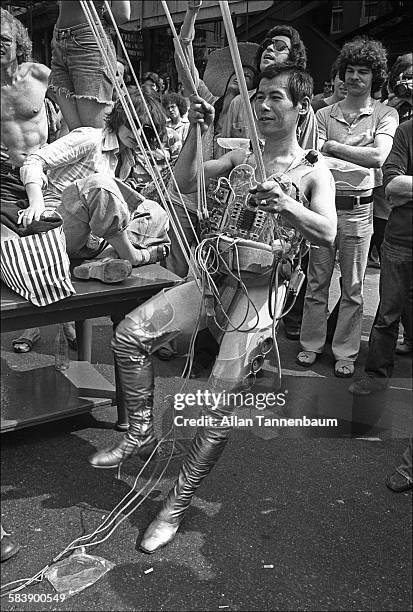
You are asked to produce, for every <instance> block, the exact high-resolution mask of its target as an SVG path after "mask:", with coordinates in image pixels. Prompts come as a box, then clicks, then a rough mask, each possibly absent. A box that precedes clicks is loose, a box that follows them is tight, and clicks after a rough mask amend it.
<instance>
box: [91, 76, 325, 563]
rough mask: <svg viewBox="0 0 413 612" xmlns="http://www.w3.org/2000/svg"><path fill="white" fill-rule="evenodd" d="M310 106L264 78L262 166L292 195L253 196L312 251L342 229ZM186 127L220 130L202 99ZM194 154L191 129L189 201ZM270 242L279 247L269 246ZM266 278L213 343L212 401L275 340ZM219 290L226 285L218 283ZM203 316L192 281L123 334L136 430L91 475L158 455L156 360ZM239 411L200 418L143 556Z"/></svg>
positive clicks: (273, 188) (122, 327) (224, 408)
mask: <svg viewBox="0 0 413 612" xmlns="http://www.w3.org/2000/svg"><path fill="white" fill-rule="evenodd" d="M311 96H312V79H311V77H310V75H309V74H308V73H306V72H305V71H304V70H303V69H301V68H297V67H294V66H290V67H288V66H284V67H276V66H272V67H269V68H267V69H266V70H264V71H263V72H262V73H261V75H260V76H259V77H258V89H257V95H256V97H255V102H254V107H255V112H256V117H257V121H258V125H259V129H260V132H261V133H262V134H263V135H264V137H265V147H264V151H263V163H264V166H265V171H266V175H267V176H271V175H273V174H274V173H283V174H287V175H288V178H289V179H290V180H291V184H292V187H291V195H289V194H287V193H284V191H283V190H282V189H281V187H280V185H279V183H278V182H276V181H275V180H271V179H269V180H267V181H265V182H263V183H259V184H258V185H257V187H256V188H255V189H254V190H253V191H255V198H256V200H258V202H259V206H260V208H262V210H263V211H266V212H267V213H269V214H274V215H280V217H281V221H282V223H283V224H284V223H286V224H288V225H289V226H292V227H294V228H296V229H297V230H298V231H299V232H300V234H302V235H303V237H305V238H306V239H307V240H309V241H311V243H313V244H318V245H329V244H331V243H332V242H333V241H334V239H335V234H336V227H337V217H336V211H335V206H334V183H333V179H332V176H331V174H330V172H329V170H328V169H327V167H326V165H325V163H324V161H323V159H322V158H321V156H320V158H319V159H318V158H317V157H318V156H317V155H316V154H315V153H314V152H311V151H306V150H304V149H303V148H302V147H301V146H300V145H299V144H298V141H297V129H296V128H297V123H298V121H299V117H300V116H301V115H304V114H305V113H307V112H308V108H309V106H310V99H311ZM189 120H190V122H191V123H192V124H193V125H194V124H196V123H199V125H200V127H201V131H202V132H203V133H205V132H206V131H207V130H208V127H209V126H210V125H211V123H213V120H214V108H213V107H212V106H210V105H209V104H207V103H206V102H205V101H203V100H202V99H201V98H198V97H193V98H192V105H191V110H190V112H189ZM196 152H197V136H196V130H194V129H191V130H190V132H189V135H188V137H187V139H186V141H185V144H184V146H183V148H182V152H181V155H180V157H179V158H178V161H177V163H176V165H175V169H174V173H175V178H176V180H177V184H178V187H179V188H180V190H181V191H182V192H183V193H193V192H194V191H195V190H196V182H197V167H198V160H197V154H196ZM315 158H317V159H315ZM311 160H312V161H311ZM245 162H248V163H250V164H251V165H252V164H253V165H254V166H255V165H256V162H255V159H254V156H252V155H250V154H249V153H248V152H246V151H242V150H240V149H238V150H234V151H231V152H230V153H227V154H226V155H224V156H222V157H220V158H219V159H217V160H214V159H212V160H209V161H207V162H205V164H204V172H205V179H206V180H208V179H210V178H216V177H223V176H228V175H229V174H230V172H231V171H232V170H233V169H234V168H235V167H236V166H239V165H240V164H244V163H245ZM217 235H219V234H217ZM274 238H275V236H274ZM215 239H216V237H215V238H214V239H213V240H214V241H215ZM269 240H270V241H272V237H270V238H269ZM275 243H276V241H275V242H274V244H275ZM279 244H280V245H281V243H279ZM250 248H251V249H252V246H250ZM252 257H254V255H253V254H252ZM216 261H217V260H214V264H213V267H214V270H216ZM208 265H211V264H208V263H207V264H206V266H205V267H206V268H208ZM227 269H228V270H229V268H228V266H227ZM270 269H271V267H270ZM229 271H230V273H231V275H232V276H234V274H232V272H231V270H229ZM266 274H267V275H266ZM266 274H258V275H255V277H254V282H253V283H252V284H250V281H251V279H247V278H246V277H244V282H245V286H246V287H247V292H246V293H247V294H248V295H246V294H245V293H243V295H242V296H241V292H240V289H237V291H238V298H237V299H236V300H235V301H234V303H233V304H231V309H228V313H227V314H229V319H228V320H229V321H230V323H229V325H228V329H229V330H230V331H231V333H224V334H223V335H222V334H216V338H217V340H216V341H217V344H218V345H219V355H218V359H217V361H216V363H215V365H214V369H213V372H212V375H211V383H212V386H213V388H214V390H215V391H216V390H220V391H222V390H223V388H224V390H225V391H226V392H227V393H228V392H233V391H236V392H237V391H239V390H240V387H241V386H242V382H241V381H242V380H243V379H244V380H245V375H247V374H248V373H251V372H252V370H251V367H250V366H247V364H246V363H245V360H244V356H245V355H247V354H248V352H249V351H250V350H251V343H248V337H251V336H249V334H250V333H251V331H253V334H255V335H256V337H260V338H261V339H263V338H265V337H268V336H266V334H267V331H268V330H269V329H271V327H272V325H273V323H272V319H271V317H270V315H269V314H268V308H267V303H268V282H269V277H268V271H267V273H266ZM257 280H258V282H257ZM218 282H219V283H222V282H225V281H223V280H222V279H221V280H220V281H218ZM261 283H262V284H261ZM222 286H223V285H221V287H222ZM250 304H254V308H250ZM201 307H202V295H201V292H199V291H198V289H197V287H196V283H195V281H187V282H185V283H183V284H181V285H179V286H178V287H174V288H173V289H171V290H168V292H167V293H160V294H158V295H157V296H155V297H154V298H151V299H150V300H149V301H148V302H145V303H144V304H142V305H141V306H139V307H138V308H136V309H135V310H133V311H132V312H130V313H129V314H128V315H127V316H126V317H125V319H123V321H122V322H121V323H120V324H119V326H118V327H117V329H116V332H115V336H114V339H113V341H112V348H113V350H114V353H115V358H116V363H117V366H118V368H119V372H120V380H121V387H122V393H123V397H124V398H125V403H126V405H127V409H128V414H129V430H128V432H127V433H126V434H125V436H124V438H123V439H122V440H120V441H119V442H118V443H117V444H116V445H115V446H114V447H112V448H110V449H109V450H103V451H99V452H97V453H95V454H94V455H93V456H92V457H91V458H90V459H89V461H90V463H91V464H92V466H93V467H95V468H106V469H107V468H114V467H118V466H119V465H120V464H122V462H123V461H125V460H126V459H127V458H128V457H131V456H132V455H134V454H137V455H138V456H139V457H140V458H141V459H146V458H148V457H149V456H150V455H151V453H152V452H153V451H154V448H155V447H156V440H155V433H154V429H153V399H154V395H153V393H154V377H153V370H152V358H151V355H152V354H153V352H154V350H156V348H157V346H159V344H161V343H162V342H163V341H164V340H165V339H168V338H170V337H171V335H172V334H174V335H175V336H176V334H177V333H181V334H182V336H183V335H188V337H190V334H191V333H192V331H193V330H194V329H196V328H197V325H198V324H199V325H200V328H201V327H202V326H203V325H205V319H203V320H202V321H199V315H200V313H201V310H202V309H201ZM159 313H162V316H160V315H159ZM245 313H246V314H245ZM241 321H242V323H240V322H241ZM237 325H239V327H238V328H237ZM232 326H233V328H232ZM241 327H242V328H243V329H240V328H241ZM235 328H237V329H235ZM266 330H267V331H266ZM235 334H237V335H236V336H235ZM234 338H235V339H234ZM260 342H261V341H260ZM261 346H262V345H261ZM221 397H222V396H221ZM233 409H234V406H229V405H228V403H224V404H223V403H221V404H220V405H219V406H215V407H214V409H211V406H208V403H207V404H204V410H203V412H202V414H203V416H205V418H206V420H205V421H204V422H205V423H206V424H205V426H201V427H199V428H198V430H197V433H196V436H195V438H194V440H193V442H192V445H191V447H190V450H189V452H188V455H187V456H186V458H185V459H184V463H183V465H182V467H181V469H180V471H179V475H178V480H177V482H176V485H175V487H174V488H173V489H172V490H171V491H170V493H169V494H168V496H167V498H166V500H165V502H164V504H163V507H162V509H161V511H160V513H159V514H158V517H157V518H156V519H155V520H154V521H153V522H152V523H151V525H150V526H149V527H148V529H147V530H146V532H145V535H144V537H143V540H142V542H141V544H140V548H141V550H143V551H144V552H146V553H153V552H155V551H156V550H158V549H159V548H160V547H162V546H165V545H166V544H168V543H169V542H170V541H171V540H172V539H173V538H174V537H175V534H176V532H177V530H178V527H179V525H180V523H181V521H182V519H183V516H184V514H185V512H186V510H187V508H188V507H189V505H190V503H191V499H192V497H193V495H194V494H195V492H196V491H197V489H198V487H199V486H200V484H201V482H202V480H203V478H204V477H205V476H206V475H207V474H208V472H209V471H210V470H211V469H212V467H213V466H214V465H215V463H216V462H217V460H218V458H219V456H220V455H221V453H222V451H223V450H224V447H225V444H226V442H227V440H228V437H229V434H230V430H231V426H230V425H229V424H228V420H227V421H225V419H224V417H228V415H230V414H231V413H232V411H233Z"/></svg>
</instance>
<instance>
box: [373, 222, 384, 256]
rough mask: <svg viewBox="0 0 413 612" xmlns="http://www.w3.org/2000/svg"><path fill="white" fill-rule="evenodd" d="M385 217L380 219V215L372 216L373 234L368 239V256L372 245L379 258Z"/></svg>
mask: <svg viewBox="0 0 413 612" xmlns="http://www.w3.org/2000/svg"><path fill="white" fill-rule="evenodd" d="M386 225H387V219H380V217H373V235H372V237H371V240H370V248H369V257H371V252H372V250H373V247H376V250H377V253H378V255H379V258H380V249H381V245H382V244H383V240H384V232H385V231H386Z"/></svg>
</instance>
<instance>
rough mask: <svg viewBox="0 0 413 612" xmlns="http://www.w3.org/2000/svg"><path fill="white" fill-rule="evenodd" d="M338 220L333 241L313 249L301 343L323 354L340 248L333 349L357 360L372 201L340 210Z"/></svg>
mask: <svg viewBox="0 0 413 612" xmlns="http://www.w3.org/2000/svg"><path fill="white" fill-rule="evenodd" d="M337 221H338V223H337V236H336V239H335V242H334V244H333V245H332V246H331V247H311V249H310V259H309V264H308V272H307V292H306V295H305V301H304V313H303V321H302V325H301V334H300V343H301V346H302V349H303V350H305V351H313V352H314V353H320V354H321V353H322V352H323V350H324V345H325V342H326V336H327V318H328V295H329V289H330V283H331V278H332V275H333V270H334V263H335V258H336V253H337V251H338V254H339V262H340V270H341V278H342V293H341V300H340V310H339V314H338V320H337V327H336V331H335V334H334V338H333V342H332V351H333V355H334V358H335V359H336V360H339V359H346V360H348V361H355V360H356V359H357V355H358V352H359V349H360V341H361V324H362V316H363V284H364V274H365V271H366V266H367V256H368V252H369V245H370V237H371V235H372V232H373V207H372V204H363V205H361V206H358V207H357V208H354V209H353V210H350V211H348V210H338V211H337Z"/></svg>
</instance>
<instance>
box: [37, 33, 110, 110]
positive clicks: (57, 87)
mask: <svg viewBox="0 0 413 612" xmlns="http://www.w3.org/2000/svg"><path fill="white" fill-rule="evenodd" d="M103 46H104V49H105V51H106V54H107V55H108V57H109V58H110V64H111V66H112V69H113V72H114V73H115V74H116V53H115V47H114V45H113V42H112V40H111V38H110V35H109V34H108V33H106V37H105V39H104V40H103ZM49 89H50V90H51V91H53V92H55V93H57V94H59V95H62V96H66V97H68V98H85V99H88V100H96V102H100V103H102V104H110V103H111V102H112V94H113V90H114V85H113V82H112V78H111V76H110V72H109V68H108V66H107V65H106V61H105V59H104V57H103V55H102V53H101V51H100V49H99V47H98V45H97V42H96V40H95V37H94V35H93V33H92V31H91V28H90V26H89V24H80V25H77V26H73V27H71V28H65V29H59V28H56V27H55V28H54V32H53V40H52V70H51V73H50V76H49Z"/></svg>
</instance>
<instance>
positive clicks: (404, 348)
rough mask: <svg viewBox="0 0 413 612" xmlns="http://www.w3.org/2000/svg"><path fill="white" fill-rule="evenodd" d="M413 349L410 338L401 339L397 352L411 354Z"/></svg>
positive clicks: (397, 345)
mask: <svg viewBox="0 0 413 612" xmlns="http://www.w3.org/2000/svg"><path fill="white" fill-rule="evenodd" d="M412 350H413V344H412V342H411V341H409V340H400V341H399V342H398V343H397V344H396V353H397V354H398V355H410V353H411V352H412Z"/></svg>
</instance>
